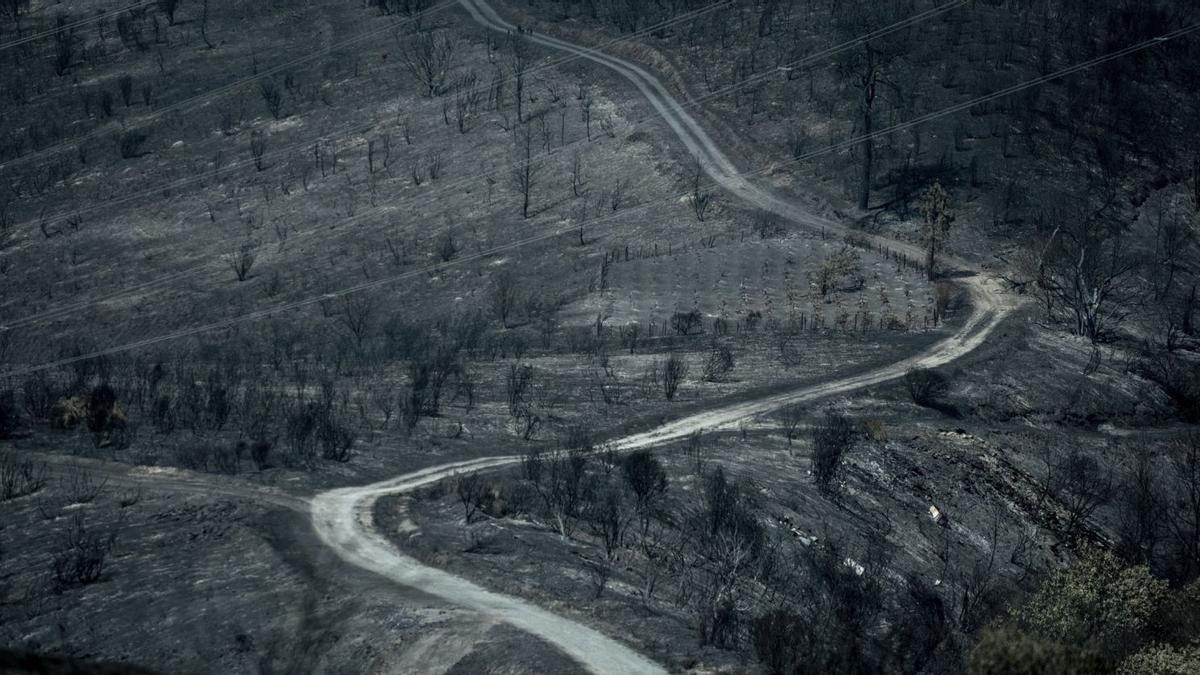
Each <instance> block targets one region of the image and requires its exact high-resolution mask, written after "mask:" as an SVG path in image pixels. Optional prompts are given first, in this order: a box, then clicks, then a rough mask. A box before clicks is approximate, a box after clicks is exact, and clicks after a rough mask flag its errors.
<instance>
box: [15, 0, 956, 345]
mask: <svg viewBox="0 0 1200 675" xmlns="http://www.w3.org/2000/svg"><path fill="white" fill-rule="evenodd" d="M966 2H967V0H955V1H953V2H948V3H946V4H943V5H940V6H938V7H935V8H932V9H930V10H926V11H924V12H920V13H918V14H916V15H913V16H911V17H908V18H906V19H903V20H901V21H899V22H896V23H894V24H891V25H889V26H885V27H883V28H880V29H877V30H875V31H872V32H870V33H867V34H864V35H862V36H860V37H857V38H853V39H851V40H847V41H845V42H842V43H840V44H837V45H833V46H831V47H827V48H825V49H822V50H820V51H818V52H814V53H812V54H809V55H806V56H804V57H801V58H799V59H796V60H794V61H791V62H790V63H788V64H785V66H791V67H801V66H804V65H807V64H810V63H812V62H814V61H817V60H819V59H822V58H825V57H827V56H830V55H833V54H836V53H839V52H842V51H845V50H847V49H851V48H853V47H855V46H858V45H860V44H864V43H866V42H869V41H870V40H874V39H877V38H879V37H882V36H884V35H887V34H890V33H894V32H896V31H899V30H902V29H904V28H907V27H909V26H912V25H914V24H916V23H918V22H920V21H924V20H926V19H929V18H931V17H933V16H936V15H938V14H942V13H945V12H947V11H950V10H952V9H955V8H957V7H959V6H962V5H964V4H966ZM724 4H727V3H720V5H718V6H721V5H724ZM705 11H708V10H705ZM687 14H688V15H691V14H693V13H692V12H689V13H687ZM688 15H684V18H685V19H689V20H690V19H692V18H695V17H694V16H688ZM678 20H679V19H678V18H677V19H675V20H672V21H669V22H666V23H674V22H676V21H678ZM663 25H664V24H659V25H655V26H649V27H647V28H645V29H643V30H642V31H639V33H646V32H651V31H655V30H660V29H661V28H662V27H663ZM637 35H638V34H637V33H635V34H633V35H630V36H627V37H625V38H619V39H614V40H610V41H609V42H607V43H604V44H602V45H600V46H599V47H597V48H593V51H596V50H598V49H600V48H603V47H606V46H611V45H613V44H617V43H620V42H624V41H627V40H629V39H632V38H634V37H636V36H637ZM597 53H599V52H597ZM572 58H581V55H579V54H573V56H572ZM547 67H549V66H547ZM776 72H777V70H776V69H772V70H768V71H764V72H762V73H758V74H756V75H752V76H750V77H748V78H746V79H744V80H742V81H740V82H736V83H733V84H731V85H728V86H726V87H724V88H721V89H717V90H715V91H712V92H709V93H708V94H705V95H702V96H699V97H696V98H694V99H692V100H690V101H688V102H687V103H684V104H682V105H681V106H680V107H681V108H682V109H685V110H686V109H688V108H692V107H699V106H700V104H702V103H704V102H705V101H708V100H710V99H713V98H716V97H719V96H724V95H726V94H729V93H731V92H734V91H737V90H740V89H743V88H746V87H748V86H751V85H753V84H756V83H758V82H760V81H762V80H764V79H767V78H769V77H773V76H774V75H775V74H776ZM657 119H658V116H657V115H648V116H647V117H643V118H642V119H640V120H638V121H637V122H635V123H633V124H632V125H630V127H629V128H630V129H634V128H637V127H638V126H640V125H642V124H643V123H645V122H647V121H650V120H657ZM583 141H584V139H579V140H576V141H572V142H571V143H569V144H567V145H564V146H560V147H559V148H558V150H559V151H561V150H565V149H567V148H570V147H572V146H575V145H578V144H579V143H582V142H583ZM303 145H304V146H305V147H307V145H308V142H307V141H306V142H304V144H303ZM298 146H299V144H297V146H294V147H298ZM293 149H294V148H293ZM466 154H470V151H466V152H462V153H457V154H456V155H452V156H451V159H453V158H454V157H460V156H463V155H466ZM550 154H552V153H551V152H549V151H547V152H544V153H539V155H538V156H537V157H534V158H530V159H529V160H522V161H520V162H518V163H517V165H516V166H520V165H523V164H526V163H529V162H534V161H541V160H543V159H544V158H546V157H547V156H549V155H550ZM250 163H251V160H245V161H244V162H242V163H241V164H250ZM496 171H498V169H493V170H491V171H487V172H482V173H478V174H474V175H469V176H464V177H461V178H458V179H455V180H453V181H451V182H450V183H446V184H443V185H442V186H440V187H439V188H438V189H435V190H432V191H430V192H426V193H424V194H422V195H414V196H413V197H411V198H410V199H424V200H426V201H429V200H433V199H434V198H435V197H436V196H438V195H440V194H444V193H446V192H449V191H450V190H451V189H453V188H456V187H461V186H463V185H465V184H467V183H469V182H470V181H472V180H476V179H478V178H480V177H486V176H490V175H493V174H495V173H496ZM185 180H186V181H188V182H191V181H193V180H197V178H196V177H191V178H188V179H185ZM176 187H177V185H176V184H171V185H168V186H161V187H157V188H153V189H151V190H148V191H146V193H143V194H152V193H157V192H160V191H162V190H167V189H175V188H176ZM132 198H133V197H132V196H131V197H130V198H129V199H132ZM122 200H123V201H124V200H126V198H122ZM405 201H407V200H401V202H400V203H401V204H403V203H405ZM422 203H424V202H422ZM105 205H108V204H107V203H106V204H102V205H98V207H99V206H105ZM395 206H396V204H395V203H393V204H389V205H387V206H381V207H375V208H372V209H368V210H367V211H364V212H363V213H361V214H359V215H358V216H352V217H351V218H349V219H347V221H346V223H347V224H348V223H350V222H357V221H359V220H362V219H365V218H366V217H368V216H371V215H375V214H376V213H379V212H381V211H383V210H385V209H386V208H392V207H395ZM73 213H77V212H73ZM63 215H66V214H63ZM324 231H325V228H320V227H318V228H313V229H312V230H310V231H308V232H307V233H302V234H301V235H300V237H304V236H308V235H313V234H317V233H319V232H324ZM220 243H226V244H228V243H230V242H229V241H225V240H223V241H222V242H220ZM210 264H211V263H210V261H206V262H204V263H201V264H199V265H196V266H194V267H192V268H190V269H188V270H183V271H178V272H175V273H172V274H170V275H167V276H165V277H162V278H159V279H154V280H150V281H148V282H145V283H142V284H138V285H136V286H133V287H130V288H125V289H121V290H119V291H115V292H113V293H111V294H108V295H105V296H101V297H99V298H92V299H88V300H83V301H80V302H77V303H72V304H69V305H64V306H60V307H57V308H54V309H51V310H47V311H45V312H41V313H38V314H33V315H28V316H25V317H22V318H21V319H18V320H16V321H13V322H10V323H9V324H7V325H6V326H0V331H3V330H5V329H13V328H17V327H21V326H25V325H29V324H32V323H36V322H40V321H43V320H47V319H52V318H55V317H58V316H63V315H66V314H69V313H71V312H72V311H74V310H75V309H80V308H83V307H87V306H90V305H95V304H100V303H103V302H108V301H111V300H113V299H117V298H119V297H121V296H123V295H127V294H130V293H134V292H138V291H144V290H147V289H150V288H154V287H156V286H161V285H164V284H167V283H170V282H172V281H175V280H178V279H181V278H187V277H190V276H192V275H194V274H198V273H199V272H201V271H203V270H204V269H207V268H208V267H209V265H210ZM76 281H79V280H78V279H77V280H76Z"/></svg>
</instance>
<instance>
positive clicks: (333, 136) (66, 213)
mask: <svg viewBox="0 0 1200 675" xmlns="http://www.w3.org/2000/svg"><path fill="white" fill-rule="evenodd" d="M730 1H731V0H724V1H723V2H719V3H716V4H714V5H709V6H707V7H704V8H701V9H698V10H692V11H691V12H686V13H684V14H682V15H680V16H677V17H674V18H671V19H668V20H666V21H663V22H661V23H659V24H655V25H652V26H647V27H645V28H643V29H641V30H639V31H636V32H634V33H631V34H629V35H626V36H622V37H620V38H614V39H612V40H610V41H608V42H606V43H605V44H603V45H601V47H607V46H613V45H617V44H620V43H622V42H627V41H630V40H633V39H636V38H638V37H640V36H642V35H646V34H648V33H651V32H653V31H656V30H661V29H663V28H667V27H670V26H672V25H674V24H676V23H680V22H683V21H688V20H691V19H694V18H696V17H698V16H701V15H703V14H706V13H708V12H712V11H714V10H716V9H719V8H721V7H724V6H727V5H729V4H730ZM578 58H582V57H581V56H580V55H578V54H569V55H565V56H560V57H554V58H552V59H550V60H549V61H547V62H546V63H544V64H539V65H537V66H534V67H533V68H530V69H529V70H528V71H526V72H525V73H524V76H531V75H535V74H537V73H538V72H541V71H543V70H547V69H549V68H553V67H556V66H559V65H562V64H563V63H568V62H570V61H572V60H575V59H578ZM515 79H516V76H512V77H506V78H504V79H503V80H501V82H503V83H507V82H509V81H513V80H515ZM492 84H494V82H493V83H486V84H484V83H480V84H478V85H476V86H474V87H472V88H470V89H467V90H465V92H467V93H481V92H484V91H486V90H487V89H488V87H490V86H492ZM433 105H434V102H432V101H431V102H427V103H423V104H422V107H423V108H424V107H433ZM381 123H382V122H374V123H371V124H369V125H368V126H367V127H366V128H364V129H359V128H356V129H353V130H351V131H344V132H336V133H330V134H325V135H323V136H318V137H316V138H314V139H309V140H304V141H298V142H295V143H292V144H290V145H287V146H284V147H282V148H276V149H274V150H268V151H267V152H265V153H264V154H263V158H262V159H263V160H265V159H268V158H270V159H274V158H276V157H279V156H283V155H285V154H288V153H292V152H296V151H298V150H301V149H307V148H308V147H310V146H311V145H312V144H313V143H323V142H329V141H337V140H339V138H340V137H342V136H347V135H355V134H356V133H366V132H367V131H370V130H372V129H374V128H375V127H377V126H379V125H380V124H381ZM464 154H465V153H464ZM254 163H255V160H254V159H242V160H237V161H234V162H231V163H229V164H227V165H225V166H223V167H219V168H213V169H212V170H211V171H203V172H200V173H198V174H195V175H192V176H188V177H186V178H180V179H178V180H175V181H173V182H171V183H167V184H164V185H158V186H155V187H153V188H147V189H144V190H141V191H138V192H134V193H131V194H128V195H124V196H122V197H119V198H117V199H112V200H108V201H104V202H99V203H96V204H94V205H92V206H90V207H84V208H77V209H64V210H62V211H60V212H58V213H55V214H53V215H50V216H39V217H38V218H37V219H31V220H27V221H25V222H24V223H22V224H21V226H22V227H25V228H28V227H30V226H32V224H33V223H34V222H35V220H36V221H37V222H42V223H47V224H49V223H56V222H59V221H61V220H64V219H66V218H71V217H77V216H80V215H82V214H85V213H91V212H93V211H96V210H99V209H102V208H105V207H109V206H114V205H119V204H125V203H128V202H130V201H134V200H136V199H140V198H142V197H147V196H151V195H154V194H156V193H159V192H163V191H165V190H175V189H178V188H180V187H185V186H187V185H191V184H193V183H197V182H200V181H203V180H204V179H205V178H209V177H212V176H217V175H219V174H220V173H221V172H224V171H229V170H232V169H237V168H242V167H246V166H250V165H252V164H254Z"/></svg>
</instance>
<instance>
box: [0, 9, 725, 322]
mask: <svg viewBox="0 0 1200 675" xmlns="http://www.w3.org/2000/svg"><path fill="white" fill-rule="evenodd" d="M728 4H729V3H728V2H723V3H718V4H717V5H711V6H709V7H708V8H705V9H703V10H695V11H693V12H687V13H685V14H684V15H681V16H679V17H675V18H673V19H670V20H668V21H665V22H662V23H659V24H655V25H652V26H648V27H646V28H644V29H642V30H641V31H638V32H637V33H634V34H631V35H627V36H624V37H622V38H614V39H613V40H610V41H608V42H607V43H605V45H604V46H611V45H614V44H618V43H620V42H625V41H628V40H632V39H635V38H636V37H638V36H640V35H641V34H644V33H647V32H651V31H654V30H660V29H661V28H663V27H666V26H669V25H673V24H675V23H679V22H682V21H685V20H690V19H693V18H695V16H696V15H697V14H698V13H701V14H702V13H706V12H709V11H713V10H714V9H716V8H719V7H721V6H724V5H728ZM571 58H572V59H573V58H581V57H580V56H579V55H572V56H571ZM568 60H570V59H562V58H560V59H559V60H558V61H557V62H552V63H548V64H544V65H541V66H538V67H536V68H532V69H530V70H529V71H527V72H526V75H532V74H534V73H536V72H538V71H540V70H543V69H547V68H550V67H552V66H554V65H559V64H561V63H564V62H566V61H568ZM644 121H645V119H643V120H640V121H639V122H638V124H640V123H641V122H644ZM635 126H636V125H635ZM318 142H320V139H318ZM580 142H582V139H581V140H580V141H573V142H572V143H570V144H568V145H567V146H560V147H559V150H563V149H565V148H566V147H570V146H572V145H576V144H578V143H580ZM308 145H309V142H308V141H305V142H303V143H302V144H296V146H295V147H301V146H303V147H308ZM295 147H294V148H293V149H295ZM467 154H470V151H465V152H462V153H458V154H456V155H453V156H452V158H453V157H459V156H463V155H467ZM550 154H552V153H550V152H546V153H541V154H539V155H538V156H537V157H535V158H531V159H530V160H528V161H529V162H533V161H541V160H542V159H543V158H545V157H546V156H548V155H550ZM250 163H252V161H251V160H246V161H244V162H241V163H240V164H250ZM521 163H522V164H523V163H525V162H524V161H523V162H521ZM496 171H498V169H494V170H492V171H488V172H483V173H478V174H473V175H469V176H464V177H461V178H458V179H455V180H453V181H451V182H449V183H445V184H443V185H441V186H440V187H439V188H438V189H435V190H432V191H430V192H426V193H424V194H421V195H414V196H412V197H410V198H409V199H423V200H426V201H433V200H434V199H435V198H436V197H437V196H438V195H440V194H443V193H446V192H449V191H450V190H451V189H453V188H456V187H460V186H463V185H466V184H467V183H469V182H470V181H472V180H475V179H477V178H479V177H481V176H489V175H492V174H494V173H495V172H496ZM202 177H203V176H200V177H190V178H187V179H184V181H183V182H185V183H186V182H193V181H196V180H199V179H200V178H202ZM179 186H180V185H179V182H177V183H172V184H170V185H166V186H158V187H155V188H152V189H150V190H147V191H145V192H143V193H140V194H141V195H143V196H144V195H146V194H154V193H157V192H160V191H163V190H171V189H176V188H177V187H179ZM131 198H132V197H130V198H122V199H121V201H128V200H129V199H131ZM404 201H407V200H402V201H401V202H400V203H404ZM110 203H111V202H106V203H104V204H101V205H98V206H97V208H98V207H100V206H107V205H109V204H110ZM395 206H396V204H395V203H393V204H389V205H386V206H379V207H375V208H372V209H368V210H366V211H363V212H362V213H360V214H358V215H356V216H351V217H350V218H348V219H346V220H344V221H343V222H344V224H350V223H352V222H358V221H360V220H363V219H365V218H367V217H368V216H371V215H375V214H376V213H379V212H382V211H383V210H385V209H387V208H390V207H395ZM72 213H78V211H75V212H72ZM64 215H65V214H64ZM323 231H324V228H321V227H316V228H313V229H312V230H309V231H308V232H306V233H302V234H301V235H300V237H304V236H309V235H315V234H319V233H321V232H323ZM230 241H232V240H222V241H221V242H217V243H226V244H228V243H230ZM210 264H211V261H205V262H202V263H200V264H198V265H195V266H193V267H191V268H188V269H186V270H179V271H176V272H173V273H171V274H169V275H166V276H164V277H160V278H158V279H152V280H149V281H146V282H143V283H140V284H137V285H135V286H132V287H128V288H123V289H121V290H118V291H114V292H112V293H109V294H107V295H104V296H101V297H99V298H92V299H87V300H81V301H79V302H75V303H71V304H67V305H61V306H59V307H56V308H53V309H50V310H46V311H44V312H40V313H36V314H31V315H27V316H24V317H21V318H20V319H17V320H14V321H11V322H9V323H8V324H5V325H0V332H3V331H5V330H11V329H14V328H18V327H22V326H26V325H30V324H33V323H37V322H40V321H44V320H47V319H53V318H57V317H60V316H64V315H68V314H70V313H71V312H73V311H75V310H77V309H81V308H84V307H88V306H90V305H94V304H100V303H103V302H108V301H111V300H114V299H117V298H120V297H122V296H124V295H128V294H130V293H134V292H139V291H145V290H147V289H151V288H154V287H156V286H162V285H165V284H168V283H170V282H172V281H177V280H180V279H184V278H188V277H191V276H193V275H195V274H198V273H199V272H202V271H204V270H205V269H207V268H208V267H209V266H210ZM84 280H86V277H82V278H77V279H75V280H74V281H75V282H76V283H79V282H81V281H84Z"/></svg>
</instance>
